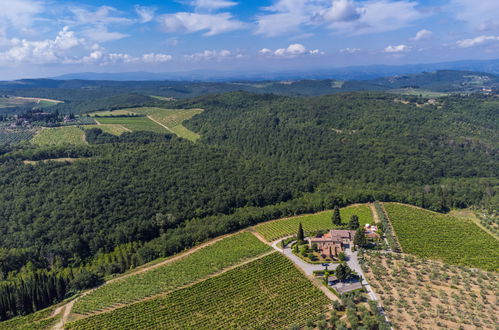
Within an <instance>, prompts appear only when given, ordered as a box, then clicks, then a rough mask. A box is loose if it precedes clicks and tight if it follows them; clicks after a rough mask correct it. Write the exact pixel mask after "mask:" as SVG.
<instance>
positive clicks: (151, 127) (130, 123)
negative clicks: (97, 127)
mask: <svg viewBox="0 0 499 330" xmlns="http://www.w3.org/2000/svg"><path fill="white" fill-rule="evenodd" d="M96 120H97V121H98V122H99V123H100V124H103V125H109V124H111V125H122V126H124V127H126V128H128V129H129V130H131V131H149V132H154V133H167V132H168V131H167V130H166V129H165V128H164V127H162V126H160V125H158V124H156V123H155V122H153V121H152V120H150V119H149V118H146V117H116V118H109V117H108V118H98V119H96Z"/></svg>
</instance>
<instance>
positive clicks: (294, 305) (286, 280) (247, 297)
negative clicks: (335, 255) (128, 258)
mask: <svg viewBox="0 0 499 330" xmlns="http://www.w3.org/2000/svg"><path fill="white" fill-rule="evenodd" d="M328 303H329V300H328V299H327V297H326V296H325V295H324V294H323V293H322V292H321V291H320V290H319V289H317V288H316V287H315V286H314V285H313V284H312V283H310V281H309V280H308V279H307V278H306V277H305V276H303V275H302V273H300V272H299V271H298V270H297V269H296V268H295V267H294V265H293V264H292V262H291V261H289V260H288V259H286V258H285V257H284V256H282V255H280V254H279V253H273V254H271V255H269V256H266V257H263V258H261V259H258V260H256V261H253V262H251V263H249V264H246V265H243V266H241V267H238V268H236V269H233V270H230V271H228V272H226V273H224V274H221V275H219V276H216V277H213V278H210V279H208V280H206V281H203V282H200V283H197V284H195V285H193V286H192V287H188V288H185V289H181V290H177V291H175V292H173V293H171V294H168V295H166V296H164V297H160V298H156V299H153V300H147V301H144V302H140V303H137V304H132V305H129V306H126V307H124V308H120V309H117V310H115V311H113V312H111V313H104V314H100V315H96V316H92V317H89V318H86V319H83V320H80V321H76V322H74V323H70V324H69V325H68V328H69V329H138V328H148V329H153V328H154V329H159V328H162V329H235V328H240V329H285V328H287V327H289V326H290V325H291V324H295V323H298V324H301V325H304V323H305V320H306V319H309V318H315V317H317V315H318V314H320V313H323V312H325V311H326V310H327V304H328Z"/></svg>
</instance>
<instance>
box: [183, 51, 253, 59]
mask: <svg viewBox="0 0 499 330" xmlns="http://www.w3.org/2000/svg"><path fill="white" fill-rule="evenodd" d="M242 57H244V55H243V54H242V52H241V51H240V50H238V51H236V52H231V51H230V50H227V49H222V50H205V51H202V52H199V53H194V54H188V55H184V58H185V59H187V60H189V61H214V60H215V61H222V60H227V59H237V58H242Z"/></svg>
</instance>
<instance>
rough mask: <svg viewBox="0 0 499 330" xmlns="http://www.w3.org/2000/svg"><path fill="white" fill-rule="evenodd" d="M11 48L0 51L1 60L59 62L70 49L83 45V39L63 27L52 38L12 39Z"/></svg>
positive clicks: (39, 62) (42, 62)
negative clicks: (39, 39) (35, 39)
mask: <svg viewBox="0 0 499 330" xmlns="http://www.w3.org/2000/svg"><path fill="white" fill-rule="evenodd" d="M10 43H11V48H10V49H8V50H7V51H5V52H2V53H0V61H1V62H18V63H35V64H49V63H61V62H64V60H65V59H66V57H67V54H68V52H69V51H70V50H72V49H75V48H81V47H84V46H85V40H83V39H81V38H78V37H76V35H75V33H74V32H73V31H70V30H69V28H68V27H67V26H66V27H64V28H63V29H62V30H61V31H60V32H59V33H58V35H57V36H56V37H55V39H54V40H42V41H28V40H19V39H12V40H11V41H10Z"/></svg>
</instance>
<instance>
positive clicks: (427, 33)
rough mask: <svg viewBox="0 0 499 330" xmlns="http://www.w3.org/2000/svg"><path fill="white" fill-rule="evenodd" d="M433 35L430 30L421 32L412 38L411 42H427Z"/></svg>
mask: <svg viewBox="0 0 499 330" xmlns="http://www.w3.org/2000/svg"><path fill="white" fill-rule="evenodd" d="M432 35H433V32H431V31H430V30H425V29H423V30H420V31H418V32H417V33H416V35H415V36H414V37H413V38H411V40H414V41H420V40H426V39H429V38H430V37H431V36H432Z"/></svg>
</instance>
